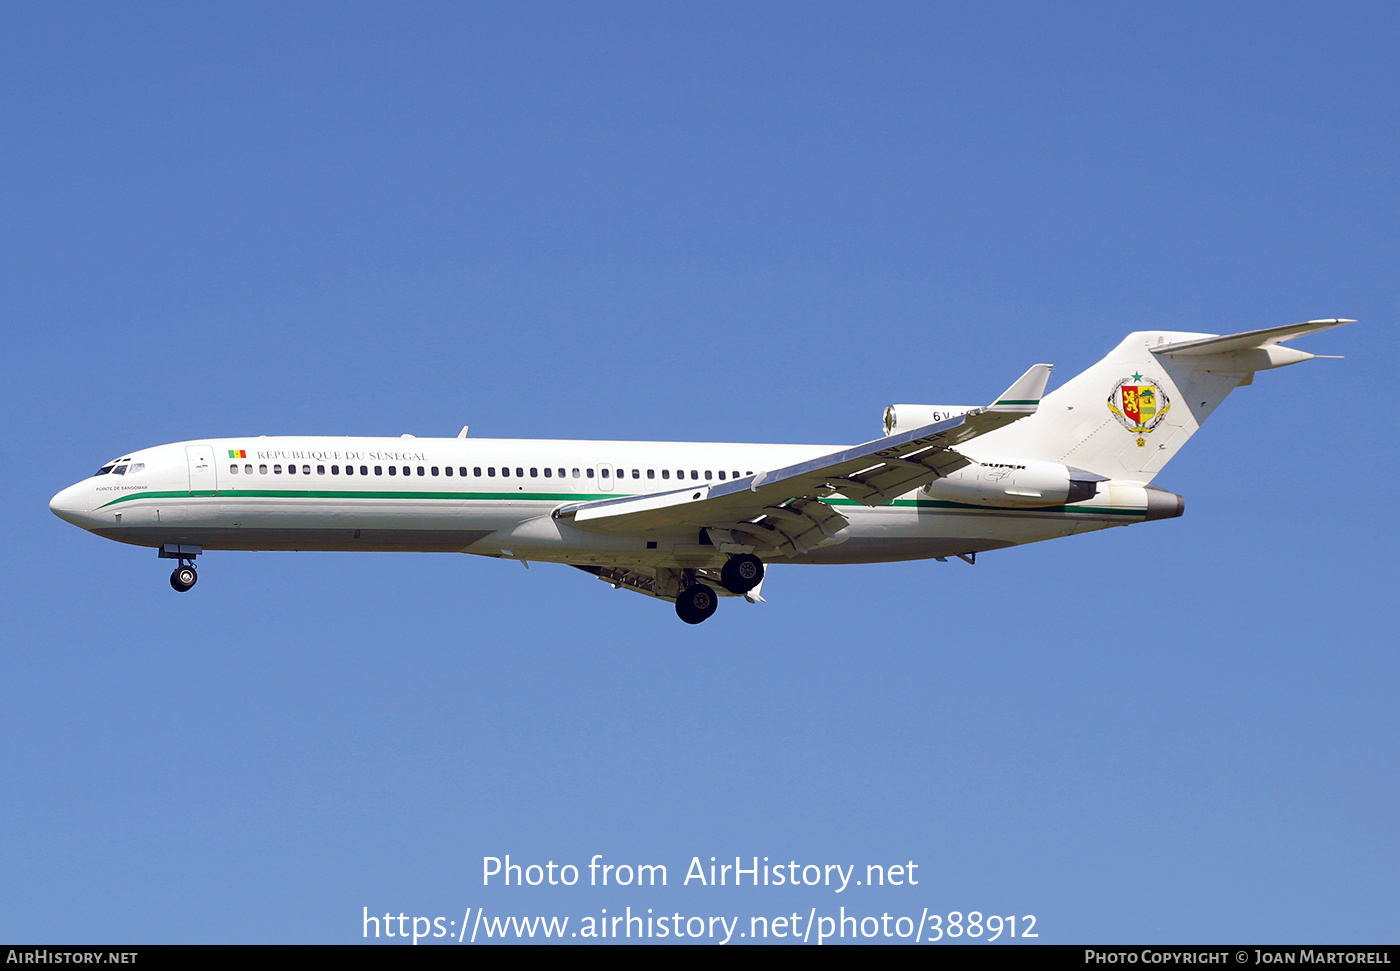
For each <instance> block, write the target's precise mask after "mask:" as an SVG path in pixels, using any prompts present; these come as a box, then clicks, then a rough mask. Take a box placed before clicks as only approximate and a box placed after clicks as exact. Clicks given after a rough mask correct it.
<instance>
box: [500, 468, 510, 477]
mask: <svg viewBox="0 0 1400 971" xmlns="http://www.w3.org/2000/svg"><path fill="white" fill-rule="evenodd" d="M501 475H502V476H503V477H504V478H507V479H508V478H510V466H508V465H503V466H501Z"/></svg>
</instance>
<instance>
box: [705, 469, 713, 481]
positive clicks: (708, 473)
mask: <svg viewBox="0 0 1400 971" xmlns="http://www.w3.org/2000/svg"><path fill="white" fill-rule="evenodd" d="M714 477H715V474H714V473H713V472H711V471H710V470H709V469H706V470H705V481H706V482H708V481H710V480H711V479H713V478H714Z"/></svg>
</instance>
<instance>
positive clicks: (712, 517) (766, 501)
mask: <svg viewBox="0 0 1400 971" xmlns="http://www.w3.org/2000/svg"><path fill="white" fill-rule="evenodd" d="M1050 368H1051V365H1049V364H1037V365H1035V366H1034V367H1032V368H1031V369H1030V370H1029V371H1027V372H1026V373H1025V374H1023V375H1022V376H1021V377H1020V378H1019V379H1017V380H1016V382H1015V383H1014V384H1012V385H1011V387H1009V388H1007V389H1006V391H1005V392H1003V393H1002V394H1001V395H1000V396H999V397H998V398H997V400H996V401H995V402H994V403H993V404H991V405H988V406H987V407H986V408H975V409H973V410H971V411H969V412H967V413H966V414H963V415H959V416H958V417H956V418H950V419H949V420H947V421H941V422H937V423H936V424H932V425H925V426H923V427H921V428H914V429H911V430H909V431H907V432H902V433H900V434H898V435H891V436H888V437H886V438H879V439H876V440H874V441H871V442H866V443H865V444H864V445H857V446H855V447H854V448H848V449H843V450H841V451H837V452H832V453H830V454H828V455H823V456H820V457H818V458H814V459H810V460H808V461H806V462H800V463H798V464H796V465H790V466H787V467H785V468H780V469H772V470H769V471H766V472H760V473H758V474H757V475H751V476H747V477H745V478H742V479H735V480H733V481H730V482H721V483H711V484H708V485H700V486H692V487H689V488H685V489H676V490H674V491H672V492H663V493H654V494H650V495H644V496H628V497H624V498H618V499H599V500H595V501H593V502H584V503H576V504H573V505H568V506H563V507H561V508H560V509H558V510H556V511H555V513H554V516H555V518H556V519H561V520H566V521H568V522H571V523H572V524H573V525H574V526H576V527H578V528H579V529H586V530H589V531H590V532H602V533H610V534H614V535H633V536H635V535H638V534H644V533H648V532H659V531H673V530H675V529H676V528H678V527H687V526H688V527H695V528H696V529H711V530H717V531H720V532H721V534H722V533H723V532H724V531H728V532H730V533H731V534H734V537H733V538H734V540H735V541H736V542H737V543H738V544H739V545H756V546H759V547H766V548H769V549H774V550H778V551H781V552H784V553H791V552H794V551H795V552H798V553H802V552H806V551H807V550H808V549H810V548H811V547H813V546H817V545H820V544H822V543H825V542H830V541H831V540H833V539H834V538H835V535H836V533H837V532H839V531H840V530H841V529H843V528H844V527H845V526H846V523H847V520H846V518H845V517H844V516H842V515H841V514H840V513H839V512H837V511H836V510H835V509H833V508H832V507H831V506H829V505H827V504H826V503H823V502H821V501H820V500H821V499H823V498H825V497H827V496H831V495H836V494H840V495H842V496H845V497H847V498H849V499H854V500H855V501H857V502H859V503H861V504H863V505H867V506H879V505H883V504H884V503H886V502H889V501H890V500H891V499H893V498H895V497H896V496H899V495H902V494H904V493H906V492H908V491H909V490H911V489H916V488H918V487H919V486H921V485H924V484H926V483H928V482H932V481H933V480H934V479H936V478H939V477H940V476H944V475H947V474H949V473H950V472H955V471H957V470H958V469H960V468H962V467H963V466H965V465H967V464H968V460H967V459H966V458H964V457H963V456H962V455H960V454H959V453H958V452H957V451H956V450H955V446H957V445H961V444H962V443H964V442H967V441H970V440H972V439H974V438H976V437H977V436H979V435H985V434H987V433H988V432H990V431H994V430H996V429H998V428H1001V427H1003V426H1004V425H1008V424H1010V423H1011V422H1013V421H1016V420H1017V419H1018V418H1024V417H1025V416H1027V415H1031V414H1034V413H1035V410H1036V407H1037V406H1038V405H1039V403H1040V397H1041V395H1042V394H1044V393H1045V385H1046V382H1047V381H1049V378H1050Z"/></svg>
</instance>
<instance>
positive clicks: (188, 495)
mask: <svg viewBox="0 0 1400 971" xmlns="http://www.w3.org/2000/svg"><path fill="white" fill-rule="evenodd" d="M648 494H649V493H640V495H648ZM633 495H635V494H629V493H616V492H611V493H609V492H601V493H596V492H595V493H585V492H378V491H375V492H370V491H365V492H355V491H349V490H326V489H220V490H219V491H217V492H215V491H213V490H207V489H205V490H196V491H192V492H132V493H128V494H127V495H124V496H118V497H117V498H115V499H112V500H111V501H110V502H104V503H103V504H102V505H101V506H98V507H97V508H99V509H106V508H107V507H108V506H115V505H117V504H118V503H122V502H130V501H131V500H133V499H209V498H219V499H430V500H446V501H457V502H463V501H466V502H490V501H511V500H517V501H525V502H589V501H592V500H594V499H629V498H632V496H633ZM821 501H822V502H824V503H826V504H827V505H828V506H863V505H865V504H864V503H861V502H856V501H855V500H854V499H847V498H845V497H844V496H829V497H827V498H825V499H823V500H821ZM884 506H887V507H888V506H902V507H906V508H907V507H913V508H918V509H973V510H977V511H978V512H1002V513H1004V512H1025V513H1047V512H1063V513H1078V514H1081V515H1092V516H1143V515H1146V513H1147V510H1146V509H1111V508H1106V507H1102V506H1020V507H1016V506H981V505H975V504H973V503H967V502H951V501H948V500H946V499H893V500H891V501H889V502H887V503H884ZM866 508H870V507H868V506H867V507H866Z"/></svg>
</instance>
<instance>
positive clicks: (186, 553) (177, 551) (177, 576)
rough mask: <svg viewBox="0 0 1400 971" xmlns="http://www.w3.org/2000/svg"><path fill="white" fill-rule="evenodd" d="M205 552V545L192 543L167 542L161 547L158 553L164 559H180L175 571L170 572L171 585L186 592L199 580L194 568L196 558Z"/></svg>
mask: <svg viewBox="0 0 1400 971" xmlns="http://www.w3.org/2000/svg"><path fill="white" fill-rule="evenodd" d="M203 552H204V547H202V546H194V545H192V544H190V543H166V544H165V545H164V546H162V547H161V548H160V550H159V553H158V555H159V556H160V558H161V559H162V560H178V561H179V565H178V566H177V567H175V572H173V573H171V574H170V586H171V587H173V588H174V589H175V590H177V591H179V592H180V593H185V592H186V591H187V590H189V589H190V588H191V587H193V586H194V585H195V583H197V582H198V581H199V574H198V573H196V572H195V569H194V558H195V557H196V556H198V555H199V554H200V553H203Z"/></svg>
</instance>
